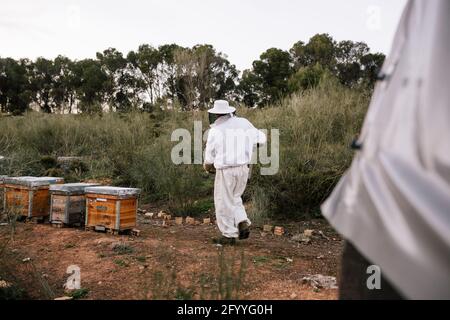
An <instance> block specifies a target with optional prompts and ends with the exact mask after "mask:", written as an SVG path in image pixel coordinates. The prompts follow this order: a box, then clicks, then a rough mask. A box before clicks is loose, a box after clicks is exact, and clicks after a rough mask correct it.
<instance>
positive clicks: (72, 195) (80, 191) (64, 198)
mask: <svg viewBox="0 0 450 320" xmlns="http://www.w3.org/2000/svg"><path fill="white" fill-rule="evenodd" d="M94 186H98V184H93V183H66V184H54V185H51V186H50V189H49V190H50V222H51V223H52V224H53V225H54V226H63V225H81V224H82V223H84V214H85V210H86V196H85V189H86V188H87V187H94Z"/></svg>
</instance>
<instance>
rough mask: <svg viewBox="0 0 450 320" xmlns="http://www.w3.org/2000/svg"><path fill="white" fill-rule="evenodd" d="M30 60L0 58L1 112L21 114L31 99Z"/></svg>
mask: <svg viewBox="0 0 450 320" xmlns="http://www.w3.org/2000/svg"><path fill="white" fill-rule="evenodd" d="M30 63H31V62H30V61H29V60H27V59H20V60H19V61H15V60H14V59H11V58H6V59H1V58H0V106H1V111H2V112H11V113H13V114H22V113H23V112H25V111H26V110H27V109H28V107H29V105H30V103H31V100H32V92H31V90H30V82H29V74H28V68H29V65H30Z"/></svg>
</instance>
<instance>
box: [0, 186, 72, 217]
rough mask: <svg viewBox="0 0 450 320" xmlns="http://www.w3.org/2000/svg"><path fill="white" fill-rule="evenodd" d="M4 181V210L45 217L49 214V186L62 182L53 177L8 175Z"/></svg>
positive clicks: (21, 214) (26, 215)
mask: <svg viewBox="0 0 450 320" xmlns="http://www.w3.org/2000/svg"><path fill="white" fill-rule="evenodd" d="M3 183H4V190H5V191H4V193H5V194H4V197H5V201H4V206H5V208H4V209H5V210H15V211H16V214H17V215H20V216H25V217H28V218H34V217H46V216H48V215H49V214H50V194H49V187H50V185H52V184H60V183H64V179H63V178H55V177H12V178H11V177H10V178H6V179H4V181H3Z"/></svg>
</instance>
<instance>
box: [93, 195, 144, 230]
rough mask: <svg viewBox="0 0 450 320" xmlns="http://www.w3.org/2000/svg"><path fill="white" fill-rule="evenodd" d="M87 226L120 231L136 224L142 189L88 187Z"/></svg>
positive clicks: (129, 228)
mask: <svg viewBox="0 0 450 320" xmlns="http://www.w3.org/2000/svg"><path fill="white" fill-rule="evenodd" d="M85 192H86V220H85V224H86V228H87V229H91V228H94V229H96V230H105V231H111V232H114V233H116V232H119V231H124V230H131V229H133V228H134V227H135V226H136V219H137V208H138V200H139V194H140V190H139V189H135V188H119V187H88V188H86V190H85Z"/></svg>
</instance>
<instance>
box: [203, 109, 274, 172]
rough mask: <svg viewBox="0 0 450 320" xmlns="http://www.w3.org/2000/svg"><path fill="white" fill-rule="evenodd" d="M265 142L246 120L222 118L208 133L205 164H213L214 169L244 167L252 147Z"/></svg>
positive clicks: (263, 136) (233, 117)
mask: <svg viewBox="0 0 450 320" xmlns="http://www.w3.org/2000/svg"><path fill="white" fill-rule="evenodd" d="M265 142H266V135H265V134H264V133H263V132H261V131H259V130H258V129H256V128H255V127H254V126H253V124H251V122H250V121H248V120H247V119H245V118H240V117H235V116H229V115H227V116H223V117H221V118H219V119H218V120H217V121H216V122H215V123H214V125H212V127H211V130H210V132H209V135H208V141H207V144H206V152H205V162H206V163H214V166H215V167H216V169H222V168H227V167H235V166H240V165H246V164H249V163H250V162H251V159H252V155H253V147H254V146H255V145H256V144H264V143H265Z"/></svg>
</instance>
